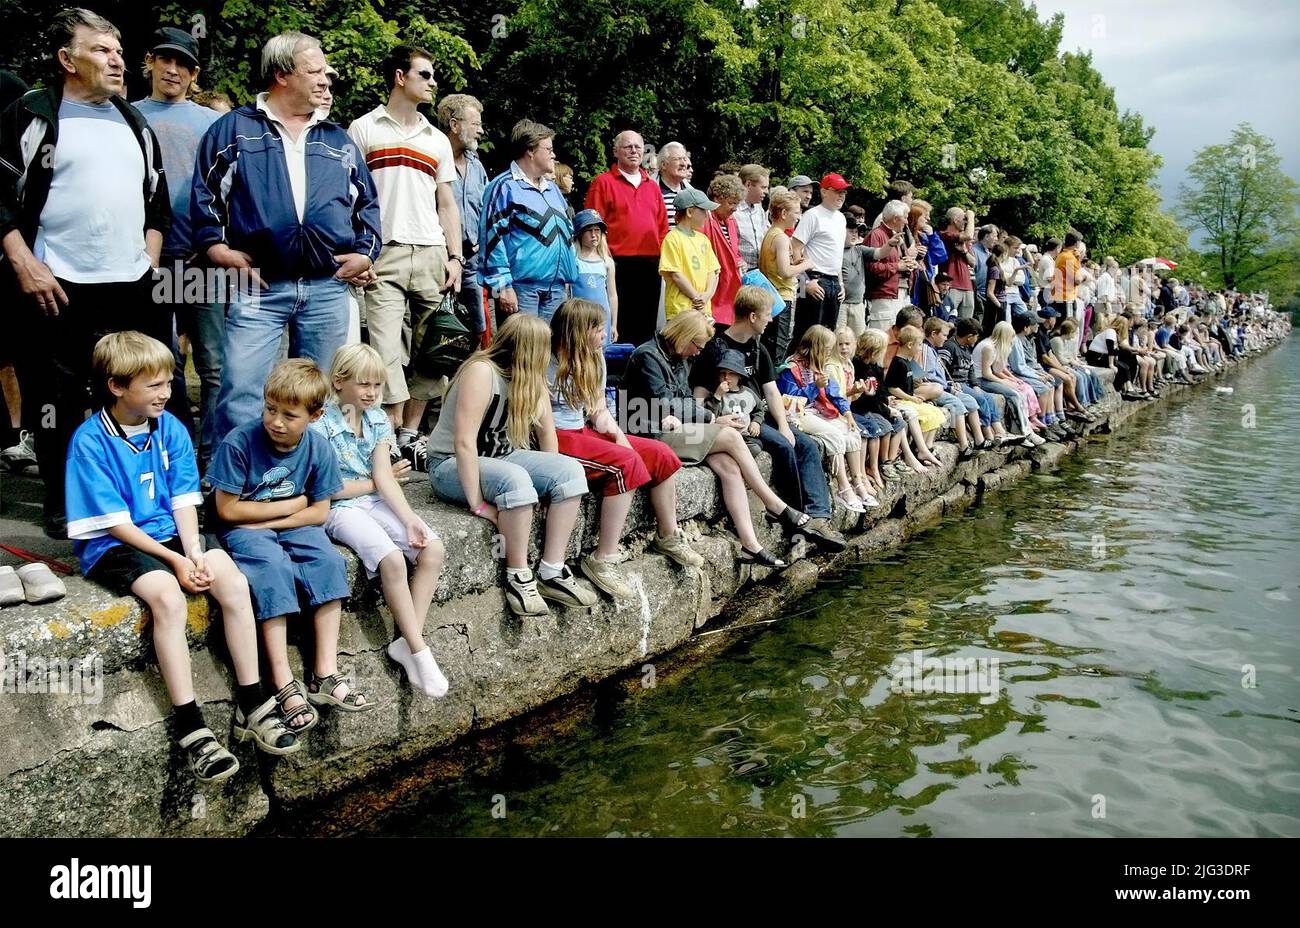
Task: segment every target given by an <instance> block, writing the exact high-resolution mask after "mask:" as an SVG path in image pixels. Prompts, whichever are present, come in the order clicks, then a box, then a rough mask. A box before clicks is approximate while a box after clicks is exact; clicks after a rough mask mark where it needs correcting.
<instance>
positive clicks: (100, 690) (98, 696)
mask: <svg viewBox="0 0 1300 928" xmlns="http://www.w3.org/2000/svg"><path fill="white" fill-rule="evenodd" d="M0 695H4V696H33V695H55V696H79V697H81V701H82V702H83V703H89V704H90V705H97V704H99V703H100V702H102V701H103V699H104V661H103V658H100V657H96V658H94V659H93V660H82V659H81V658H79V657H73V658H62V657H41V656H39V655H34V656H31V657H29V656H28V655H27V652H26V651H18V652H17V653H15V654H12V655H10V654H6V653H5V652H4V651H3V650H2V649H0Z"/></svg>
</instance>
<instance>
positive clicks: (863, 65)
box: [0, 0, 1187, 261]
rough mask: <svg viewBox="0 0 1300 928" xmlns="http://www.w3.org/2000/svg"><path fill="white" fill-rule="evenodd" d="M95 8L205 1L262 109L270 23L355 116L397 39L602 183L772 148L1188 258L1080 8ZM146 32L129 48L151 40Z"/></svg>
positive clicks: (230, 69) (24, 61)
mask: <svg viewBox="0 0 1300 928" xmlns="http://www.w3.org/2000/svg"><path fill="white" fill-rule="evenodd" d="M87 2H89V5H91V6H92V7H94V8H95V9H97V10H100V11H102V12H104V13H105V15H108V16H109V17H110V18H114V17H121V18H119V19H114V21H115V22H118V23H119V25H123V27H124V29H128V31H135V32H137V33H138V32H141V31H143V30H146V29H151V28H153V26H155V25H157V24H159V23H161V22H167V23H173V24H181V25H184V24H188V23H190V22H191V20H192V17H193V16H194V15H195V14H203V15H204V16H205V17H206V26H207V35H206V37H205V38H204V39H203V41H202V48H203V52H204V62H203V64H204V75H203V78H202V83H203V85H204V86H205V87H212V88H215V89H219V90H224V91H225V92H227V93H228V94H230V95H231V96H232V98H234V99H236V100H238V101H240V102H246V101H248V100H251V99H252V97H253V96H254V95H255V94H256V93H257V91H259V90H261V89H262V87H261V81H260V79H259V78H258V58H259V52H260V48H261V45H262V43H263V42H264V41H265V40H266V38H267V37H268V36H270V35H271V34H273V33H275V32H277V31H279V30H282V29H291V28H292V29H300V30H302V31H305V32H308V33H311V34H312V35H315V36H317V37H319V38H320V39H321V41H322V44H323V45H324V48H325V50H326V53H327V55H328V56H329V58H330V61H331V63H332V64H333V65H334V66H335V67H336V68H337V69H338V70H339V72H340V79H339V81H338V83H337V85H336V87H335V115H336V117H337V118H338V119H340V120H341V121H343V122H347V121H349V120H350V119H352V118H354V117H355V116H357V115H359V114H360V113H362V112H364V111H365V110H367V109H369V108H370V107H372V106H374V105H375V104H376V103H377V102H379V101H380V100H382V99H383V96H384V78H383V75H380V74H379V73H378V68H377V65H378V63H379V61H380V59H382V57H383V55H384V53H385V52H386V51H387V50H388V49H389V48H390V47H391V46H392V45H393V44H395V43H397V42H398V41H405V42H409V43H413V44H419V45H423V46H424V47H426V48H428V49H429V50H430V51H431V52H432V54H433V57H434V59H435V61H434V64H435V70H436V72H437V77H438V81H439V84H440V85H441V90H442V92H444V93H445V92H449V91H452V90H464V91H466V92H468V93H472V94H474V95H475V96H477V97H478V98H479V99H481V100H482V101H483V103H484V107H485V112H484V123H485V126H486V127H487V131H488V137H487V139H486V140H485V145H484V147H485V149H488V150H489V151H490V150H491V148H492V143H493V142H495V143H497V144H499V143H500V142H501V141H502V140H504V139H505V138H507V137H508V135H509V131H510V127H511V126H512V125H513V123H514V122H515V121H516V120H517V119H520V118H522V117H525V116H527V117H530V118H533V119H536V120H539V121H541V122H544V123H546V124H548V125H550V126H551V127H552V128H554V129H555V130H556V131H557V133H558V135H557V140H556V142H557V149H558V151H559V153H560V157H561V159H562V160H564V161H566V162H568V163H570V164H571V165H573V167H574V168H575V170H576V172H577V174H578V177H579V179H580V181H581V180H585V179H589V178H591V177H593V176H594V175H595V174H596V173H598V172H600V171H602V170H604V169H605V168H606V167H607V166H608V164H609V163H610V161H611V160H612V151H611V148H610V146H611V143H612V139H613V136H614V135H615V134H616V133H617V132H618V131H620V130H621V129H624V128H636V129H638V131H640V132H641V134H642V135H643V136H644V137H645V139H646V142H647V143H648V144H650V145H653V146H656V147H658V146H662V145H663V144H664V143H665V142H668V141H672V140H677V141H681V142H682V143H684V144H685V145H686V146H687V147H688V148H689V149H690V150H691V152H692V153H693V156H694V163H695V166H696V182H697V184H701V183H705V182H707V180H708V178H709V176H710V175H711V172H712V169H713V168H714V167H715V166H716V165H718V164H721V163H724V162H742V163H743V162H746V161H758V162H760V163H763V164H766V165H768V166H770V167H771V168H772V169H773V172H774V179H775V180H777V181H779V180H783V179H785V178H787V177H789V176H790V175H791V174H793V173H805V174H809V175H812V176H814V177H815V176H819V175H820V174H822V173H824V172H826V171H831V170H835V171H839V172H840V173H842V174H844V175H845V177H847V178H848V179H849V181H850V182H851V183H853V184H854V185H855V186H856V188H857V189H855V190H854V191H853V192H852V194H851V196H852V199H853V201H854V202H862V203H864V204H865V205H867V206H869V207H874V206H875V205H876V204H877V203H878V201H879V199H880V194H881V192H882V190H883V187H884V185H885V184H886V183H887V182H888V181H889V180H890V179H891V178H906V179H908V180H911V181H912V182H913V183H914V184H916V185H917V186H918V188H919V189H920V192H921V195H922V196H923V197H924V198H925V199H927V200H929V201H930V202H931V203H933V204H934V206H935V207H936V209H937V210H942V209H945V208H947V207H949V206H954V205H960V206H970V207H973V208H975V209H976V210H977V211H978V213H979V214H980V217H981V220H982V221H984V220H987V221H992V222H995V223H997V224H998V225H1000V226H1003V227H1005V228H1008V229H1011V230H1013V231H1015V232H1017V233H1020V234H1022V235H1023V236H1025V237H1028V238H1030V239H1042V238H1045V237H1047V236H1049V235H1059V234H1062V233H1064V232H1065V231H1067V230H1068V229H1069V228H1071V227H1073V228H1077V229H1078V230H1079V231H1080V232H1082V233H1083V234H1084V236H1085V238H1086V240H1087V241H1088V242H1089V245H1090V247H1091V250H1092V253H1093V254H1094V255H1097V256H1101V255H1104V254H1113V255H1114V256H1115V257H1116V258H1118V259H1119V260H1121V261H1131V260H1134V259H1136V258H1141V257H1146V256H1147V255H1149V254H1157V253H1160V254H1169V255H1170V256H1171V257H1176V256H1177V255H1181V254H1185V253H1186V251H1187V236H1186V232H1185V231H1184V230H1183V229H1181V228H1180V227H1179V226H1178V224H1177V222H1175V221H1174V220H1173V219H1172V218H1171V217H1170V216H1168V215H1166V214H1164V213H1162V212H1161V211H1160V206H1159V197H1158V195H1157V194H1156V192H1155V189H1154V187H1153V180H1154V177H1155V172H1156V170H1157V168H1158V167H1159V160H1158V158H1157V157H1156V156H1155V155H1154V154H1153V153H1152V152H1151V151H1150V150H1149V149H1148V147H1147V146H1148V143H1149V142H1150V139H1151V134H1152V130H1151V129H1150V128H1149V127H1147V126H1145V125H1144V124H1143V122H1142V119H1141V117H1140V116H1138V115H1136V114H1133V113H1120V112H1118V110H1117V108H1116V105H1115V99H1114V94H1113V92H1112V91H1111V89H1110V88H1109V87H1107V86H1106V84H1105V82H1104V81H1103V80H1102V78H1101V76H1100V74H1098V73H1097V71H1096V69H1095V68H1094V67H1093V66H1092V62H1091V60H1090V58H1089V57H1088V56H1086V55H1076V54H1061V53H1060V52H1059V50H1058V47H1059V44H1060V37H1061V18H1060V16H1059V15H1058V16H1055V17H1053V18H1051V19H1050V20H1048V21H1042V20H1040V19H1039V17H1038V12H1037V10H1036V9H1035V7H1034V6H1033V5H1032V4H1030V3H1027V2H1025V0H749V2H742V0H495V2H491V3H485V2H483V0H443V2H440V3H438V4H434V3H430V2H425V0H168V2H162V3H148V4H146V3H138V2H128V0H117V2H109V0H106V2H102V3H94V2H90V0H87ZM24 6H30V4H23V3H21V2H20V0H0V13H3V14H4V17H5V21H6V23H7V24H8V23H10V22H12V23H14V24H15V28H13V29H8V30H6V33H5V35H4V36H0V42H3V43H6V50H7V54H5V55H4V56H3V57H4V58H5V59H6V60H8V61H9V62H11V63H13V64H14V65H15V66H17V67H18V68H19V70H20V71H24V72H26V71H31V70H33V69H34V68H35V62H36V58H35V57H34V55H33V51H32V49H34V48H35V49H39V48H40V47H41V45H40V41H39V40H38V39H37V38H35V37H34V35H33V30H34V29H35V28H36V26H37V25H38V24H39V22H40V18H39V17H35V16H33V15H32V14H31V13H30V12H27V11H24V10H23V9H22V7H24ZM11 12H12V13H13V14H14V15H13V16H12V17H11V16H10V15H9V14H10V13H11ZM146 20H147V22H146ZM127 21H129V23H130V26H129V28H128V26H127ZM144 34H146V35H147V32H144ZM127 38H128V50H129V52H130V49H131V45H132V43H133V42H134V43H135V47H137V48H138V46H139V43H140V42H141V41H142V39H141V38H140V36H139V35H128V37H127ZM132 54H133V53H132ZM25 76H26V75H25ZM489 160H490V161H495V162H497V163H494V164H492V167H493V168H498V167H500V166H501V165H500V164H499V159H492V158H491V156H490V155H489Z"/></svg>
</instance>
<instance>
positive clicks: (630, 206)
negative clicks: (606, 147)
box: [583, 165, 668, 258]
mask: <svg viewBox="0 0 1300 928" xmlns="http://www.w3.org/2000/svg"><path fill="white" fill-rule="evenodd" d="M583 205H584V206H585V207H586V208H587V209H594V210H596V212H598V213H600V218H601V219H604V220H605V224H606V225H607V226H609V235H608V237H607V238H606V241H607V242H608V243H609V250H610V253H611V254H612V255H614V257H616V258H630V257H646V258H657V257H659V246H660V245H662V244H663V241H664V238H665V237H666V236H667V235H668V210H667V209H666V208H665V207H664V198H663V194H661V193H660V192H659V185H658V184H657V183H655V182H654V180H653V179H652V178H651V177H650V175H649V174H647V173H646V172H645V171H644V170H642V171H641V183H640V185H639V186H636V187H633V186H632V184H631V183H629V182H628V179H627V178H626V177H624V176H623V175H622V174H621V173H620V172H619V170H618V166H617V165H615V166H614V167H612V168H610V169H609V170H608V171H606V172H605V173H604V174H601V175H599V176H598V177H597V178H596V179H595V180H594V181H592V183H591V189H590V190H588V191H587V202H586V203H584V204H583Z"/></svg>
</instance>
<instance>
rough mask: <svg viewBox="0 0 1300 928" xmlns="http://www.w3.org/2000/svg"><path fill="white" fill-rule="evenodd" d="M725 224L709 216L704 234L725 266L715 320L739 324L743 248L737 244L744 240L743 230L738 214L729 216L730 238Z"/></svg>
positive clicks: (719, 287) (715, 296) (720, 275)
mask: <svg viewBox="0 0 1300 928" xmlns="http://www.w3.org/2000/svg"><path fill="white" fill-rule="evenodd" d="M722 225H723V224H722V223H721V222H719V221H718V217H717V216H715V215H713V213H709V221H708V222H707V223H706V224H705V226H704V234H705V235H706V236H707V237H708V239H709V244H710V245H712V246H713V253H714V254H715V255H717V258H718V264H720V265H722V270H721V271H719V272H718V291H717V292H716V293H714V294H713V321H714V322H718V323H722V324H723V325H731V324H732V323H733V322H735V321H736V291H737V290H739V289H740V249H739V248H738V247H737V244H736V243H737V242H739V241H740V229H739V228H738V227H737V225H736V217H735V216H734V215H733V216H729V217H727V222H726V226H727V235H723V234H722ZM728 235H729V236H730V238H728V237H727V236H728Z"/></svg>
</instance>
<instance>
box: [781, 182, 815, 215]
mask: <svg viewBox="0 0 1300 928" xmlns="http://www.w3.org/2000/svg"><path fill="white" fill-rule="evenodd" d="M786 186H787V187H788V188H789V189H790V190H793V191H794V192H795V193H796V194H798V195H799V208H800V209H804V210H806V209H808V207H809V206H811V205H812V197H813V179H812V178H811V177H809V176H808V175H807V174H796V175H795V176H794V177H792V178H790V183H789V184H787V185H786Z"/></svg>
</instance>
